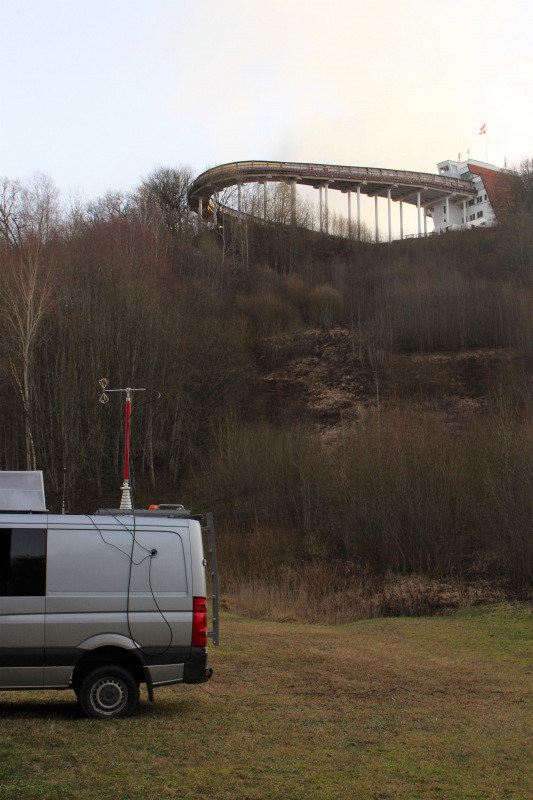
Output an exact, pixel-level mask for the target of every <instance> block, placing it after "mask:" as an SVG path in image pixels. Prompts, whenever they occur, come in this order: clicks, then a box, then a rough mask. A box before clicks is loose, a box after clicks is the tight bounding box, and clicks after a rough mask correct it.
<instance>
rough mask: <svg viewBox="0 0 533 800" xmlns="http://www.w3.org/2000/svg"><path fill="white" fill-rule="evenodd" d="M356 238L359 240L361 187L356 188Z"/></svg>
mask: <svg viewBox="0 0 533 800" xmlns="http://www.w3.org/2000/svg"><path fill="white" fill-rule="evenodd" d="M357 238H358V239H360V238H361V187H360V186H358V187H357Z"/></svg>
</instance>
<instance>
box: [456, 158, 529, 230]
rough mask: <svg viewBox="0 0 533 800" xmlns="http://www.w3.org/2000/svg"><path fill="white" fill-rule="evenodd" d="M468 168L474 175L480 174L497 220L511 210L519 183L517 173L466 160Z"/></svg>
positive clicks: (500, 219)
mask: <svg viewBox="0 0 533 800" xmlns="http://www.w3.org/2000/svg"><path fill="white" fill-rule="evenodd" d="M468 169H469V170H470V172H472V173H473V174H474V175H480V176H481V178H482V179H483V184H484V186H485V189H486V190H487V194H488V196H489V200H490V204H491V206H492V208H493V209H494V213H495V214H496V218H497V220H498V221H499V222H501V221H502V218H503V217H505V216H506V214H509V213H510V212H511V211H512V210H513V206H514V203H515V198H516V190H517V188H518V184H519V181H520V179H519V177H518V175H514V174H513V173H510V172H499V171H497V170H494V169H489V168H488V167H478V166H477V164H471V163H470V162H468Z"/></svg>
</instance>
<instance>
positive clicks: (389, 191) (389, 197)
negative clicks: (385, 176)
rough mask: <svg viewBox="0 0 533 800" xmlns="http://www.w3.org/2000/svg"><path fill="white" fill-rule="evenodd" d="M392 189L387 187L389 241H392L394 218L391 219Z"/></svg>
mask: <svg viewBox="0 0 533 800" xmlns="http://www.w3.org/2000/svg"><path fill="white" fill-rule="evenodd" d="M391 202H392V201H391V190H390V189H387V205H388V211H389V242H392V220H391Z"/></svg>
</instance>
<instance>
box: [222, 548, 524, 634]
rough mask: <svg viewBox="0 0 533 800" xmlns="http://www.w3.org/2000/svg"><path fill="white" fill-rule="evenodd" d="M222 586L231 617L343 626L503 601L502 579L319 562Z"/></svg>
mask: <svg viewBox="0 0 533 800" xmlns="http://www.w3.org/2000/svg"><path fill="white" fill-rule="evenodd" d="M233 576H234V577H233V578H232V577H231V576H230V577H226V578H224V580H223V582H222V588H223V605H224V607H225V608H226V609H227V610H230V611H232V612H234V613H236V614H243V615H245V616H248V617H251V618H255V619H264V620H278V621H292V622H308V623H316V622H319V623H326V624H330V625H338V624H344V623H348V622H353V621H355V620H364V619H375V618H377V617H399V616H410V617H420V616H428V615H431V614H447V613H451V612H452V611H453V610H456V609H458V608H465V607H467V606H473V605H478V604H481V603H495V602H502V601H504V600H505V599H506V597H507V594H508V590H507V588H506V586H505V584H504V582H502V581H497V580H495V579H491V580H487V579H486V578H483V577H482V576H481V573H478V574H477V575H476V577H475V578H474V579H471V580H470V581H467V580H463V579H459V578H458V579H455V580H453V579H452V580H437V579H435V578H430V577H428V576H427V575H424V574H410V575H402V574H398V573H395V572H392V571H390V570H389V571H387V572H385V573H384V574H382V575H378V574H375V573H374V572H372V571H371V570H369V569H367V568H364V567H361V566H358V565H355V564H350V563H348V564H346V563H338V564H332V563H328V562H324V561H313V562H309V563H305V562H304V563H301V564H282V565H281V566H279V567H277V568H275V569H272V570H270V571H269V572H268V574H266V575H265V574H261V575H258V576H256V577H253V578H252V577H249V576H245V575H242V574H241V575H240V576H239V574H238V572H237V571H236V570H235V571H233Z"/></svg>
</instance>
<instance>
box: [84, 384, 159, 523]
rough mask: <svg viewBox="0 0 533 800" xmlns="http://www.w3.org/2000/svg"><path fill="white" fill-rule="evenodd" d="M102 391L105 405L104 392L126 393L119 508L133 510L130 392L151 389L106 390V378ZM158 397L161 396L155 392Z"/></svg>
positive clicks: (102, 399) (129, 387) (105, 396)
mask: <svg viewBox="0 0 533 800" xmlns="http://www.w3.org/2000/svg"><path fill="white" fill-rule="evenodd" d="M99 384H100V386H101V387H102V389H103V394H102V396H101V397H100V402H101V403H103V404H105V403H108V402H109V397H108V396H107V394H106V392H125V393H126V426H125V430H124V483H123V484H122V499H121V501H120V508H121V509H122V510H126V511H128V510H130V509H133V506H132V504H131V487H130V419H131V393H132V392H146V391H149V392H151V391H153V389H148V390H146V389H132V387H131V386H128V387H127V388H126V389H108V388H107V387H108V385H109V381H108V380H107V378H102V379H101V380H100V381H99ZM156 394H157V395H159V397H161V395H160V394H159V392H156Z"/></svg>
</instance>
